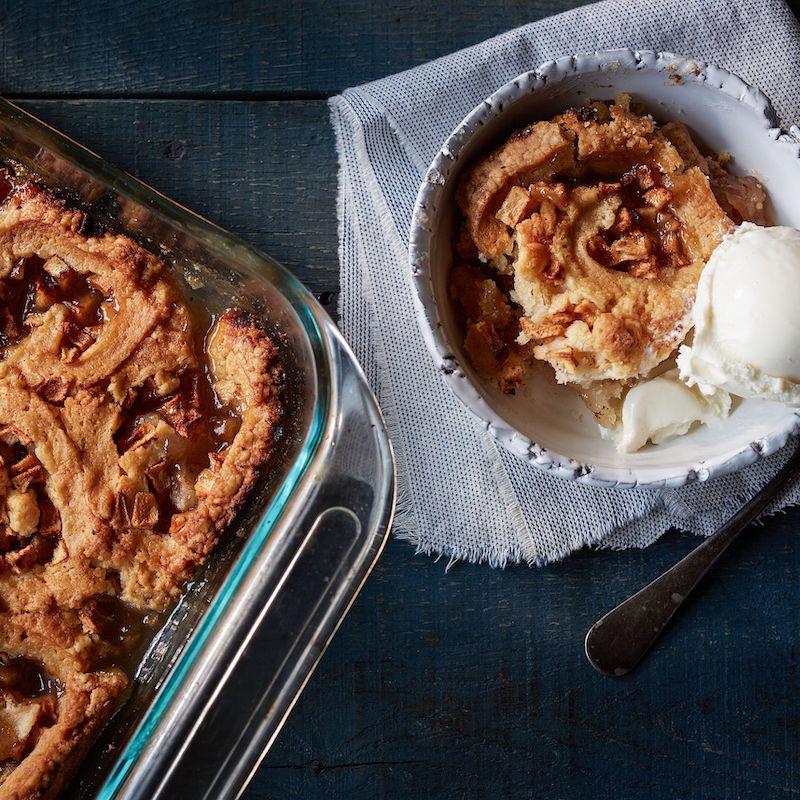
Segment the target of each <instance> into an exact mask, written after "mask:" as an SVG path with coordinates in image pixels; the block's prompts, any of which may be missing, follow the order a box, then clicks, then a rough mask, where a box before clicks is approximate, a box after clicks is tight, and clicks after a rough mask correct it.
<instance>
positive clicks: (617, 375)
mask: <svg viewBox="0 0 800 800" xmlns="http://www.w3.org/2000/svg"><path fill="white" fill-rule="evenodd" d="M727 160H728V157H727V156H725V155H722V156H718V157H711V156H706V155H703V154H702V153H701V151H700V150H699V149H698V148H697V146H696V145H695V143H694V141H693V140H692V138H691V136H690V134H689V131H688V130H687V129H686V127H685V126H683V125H682V124H681V123H678V122H671V123H668V124H664V125H659V124H657V123H656V122H655V121H654V120H653V119H652V117H650V116H649V115H647V114H646V113H644V111H643V109H641V108H639V107H637V106H636V104H632V103H631V98H630V97H628V96H627V95H620V96H618V97H617V98H616V100H615V101H614V102H610V103H606V102H590V103H588V104H587V105H586V106H584V107H581V108H571V109H569V110H567V111H565V112H564V113H562V114H559V115H558V116H556V117H554V118H553V119H552V120H550V121H543V122H536V123H534V124H531V125H529V126H527V127H526V128H524V129H522V130H519V131H517V132H516V133H514V134H513V135H512V136H511V137H510V138H509V139H508V140H507V141H506V142H505V143H504V144H503V145H501V146H500V147H499V148H497V149H496V150H494V151H493V152H491V153H489V154H488V155H486V156H484V157H482V158H480V159H478V160H476V161H475V162H474V163H473V164H472V165H470V167H469V168H468V169H467V170H466V172H465V173H464V174H463V176H462V177H461V180H460V183H459V186H458V191H457V200H458V204H459V206H460V209H461V211H462V213H463V222H462V224H461V227H460V229H459V233H458V236H457V239H456V242H455V247H454V250H455V257H454V265H453V269H452V272H451V275H450V290H451V294H452V296H453V298H454V299H455V300H456V303H457V307H458V309H459V313H460V314H461V315H462V317H463V323H464V329H465V340H464V349H465V351H466V353H467V355H468V356H469V358H470V360H471V361H472V364H473V366H474V367H475V369H476V370H477V371H478V372H479V373H480V374H481V375H482V376H483V377H486V378H489V379H491V380H496V381H497V383H498V385H499V386H500V388H501V389H502V390H503V391H505V392H508V393H511V392H513V391H514V390H515V389H517V388H518V387H519V386H520V385H521V384H522V383H523V381H524V378H525V373H526V370H527V369H528V368H529V367H530V366H531V365H532V364H534V363H536V362H543V363H547V364H549V365H550V366H551V367H552V369H553V371H554V373H555V377H556V379H557V380H558V382H559V383H566V384H571V385H573V386H574V387H576V388H577V389H578V391H579V392H580V393H581V394H582V396H583V398H584V400H585V401H586V402H587V405H588V406H589V407H590V409H591V410H592V411H593V412H594V413H595V415H596V417H597V418H598V421H599V422H600V423H601V424H603V425H606V426H607V427H611V426H613V424H614V423H615V420H616V413H617V411H618V409H619V404H620V398H621V396H622V394H623V392H624V390H625V389H626V388H627V387H628V386H630V385H631V384H632V383H633V382H634V381H636V380H637V379H638V378H640V377H642V376H645V375H647V374H648V373H649V372H651V370H653V368H655V367H657V366H658V365H659V364H661V363H662V362H664V361H665V359H667V358H668V357H669V356H670V355H671V354H673V353H674V351H675V349H676V347H677V346H678V345H679V344H681V342H682V341H683V340H684V338H685V336H686V335H687V333H688V331H689V330H690V328H691V325H692V320H691V311H692V306H693V303H694V297H695V290H696V287H697V282H698V279H699V277H700V273H701V271H702V270H703V267H704V265H705V263H706V261H707V259H708V258H709V256H710V255H711V253H712V251H713V250H714V248H715V247H716V246H717V245H718V244H719V242H720V241H721V240H722V237H723V235H724V234H725V233H726V232H727V231H729V230H730V229H731V227H732V226H733V225H734V224H735V223H739V222H741V221H742V220H749V221H752V222H758V223H762V222H764V216H765V209H764V206H765V201H766V197H765V194H764V191H763V189H762V187H761V186H760V184H759V183H758V182H757V181H756V180H755V179H754V178H749V177H744V178H742V177H738V176H734V175H732V174H730V173H729V172H728V171H727V170H726V163H727Z"/></svg>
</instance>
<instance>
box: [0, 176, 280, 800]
mask: <svg viewBox="0 0 800 800" xmlns="http://www.w3.org/2000/svg"><path fill="white" fill-rule="evenodd" d="M9 182H10V184H9V185H10V193H9V195H8V197H7V198H6V199H5V201H4V202H3V203H2V205H0V798H2V800H9V798H34V797H36V798H39V797H42V798H44V797H54V796H55V795H56V794H57V793H58V792H59V791H60V789H61V788H62V787H63V785H64V782H65V781H66V780H67V779H68V777H69V775H70V773H71V772H72V770H73V769H74V767H75V765H76V764H77V763H78V762H79V761H80V759H81V758H82V757H83V754H84V753H85V751H86V749H88V747H89V746H90V745H91V743H92V741H93V739H94V738H95V737H96V734H97V732H98V731H99V729H100V728H101V727H102V726H103V724H104V723H105V722H106V720H107V719H108V717H109V716H110V714H111V713H113V710H114V709H115V708H116V706H117V705H118V703H119V701H120V698H121V696H122V694H123V692H124V690H125V688H126V686H127V684H128V679H127V677H126V675H125V674H124V672H123V671H122V670H121V669H119V668H117V667H115V666H113V665H114V664H115V663H117V662H118V661H119V658H120V654H121V651H122V650H124V643H122V644H121V643H120V636H119V631H118V630H117V629H116V628H115V623H114V617H115V615H117V614H118V613H128V611H129V610H130V609H134V610H137V609H138V611H139V612H140V613H141V614H144V613H146V612H147V611H161V610H163V609H165V608H166V607H167V606H168V605H169V604H170V603H171V602H172V601H173V600H174V599H175V598H176V597H177V596H178V595H179V594H180V593H181V591H182V586H183V584H184V582H185V581H186V580H187V579H188V578H189V577H190V576H191V575H192V573H193V572H194V571H195V569H196V568H197V567H198V565H200V564H201V563H202V562H203V561H204V560H205V558H206V557H207V556H208V554H209V552H210V551H211V550H212V548H213V547H214V545H215V544H216V542H217V541H218V539H219V536H220V534H221V533H222V531H223V530H224V529H225V527H226V526H227V525H228V524H229V523H230V522H231V520H232V519H233V517H234V515H235V513H236V511H237V509H238V508H239V506H240V504H241V502H242V501H243V499H244V497H245V495H246V494H247V492H248V491H249V490H250V489H251V488H252V486H253V484H254V482H255V480H256V478H257V475H258V471H259V468H260V467H261V466H262V465H263V464H264V463H265V462H266V461H267V459H268V458H269V456H270V453H271V452H272V450H273V444H274V442H273V439H274V432H275V430H276V426H277V424H278V422H279V420H280V417H281V415H282V413H283V401H282V388H281V387H282V383H283V373H282V369H281V365H280V362H279V359H278V352H277V349H276V347H275V345H274V344H273V342H272V341H271V339H270V338H269V337H268V336H267V335H266V334H265V333H264V332H263V331H262V330H260V329H259V327H258V326H257V325H256V324H255V323H254V322H252V321H251V320H249V319H248V318H247V317H245V316H244V315H243V314H241V313H239V312H237V311H229V312H227V313H225V314H223V315H222V316H220V318H219V319H218V320H216V322H215V323H214V325H213V328H212V330H211V331H210V333H209V335H208V337H207V341H206V344H205V345H203V340H202V333H203V331H198V330H197V329H196V325H195V322H194V320H193V318H192V315H190V313H189V310H188V308H187V306H186V303H185V302H184V300H183V298H182V296H181V294H180V293H179V291H178V289H177V287H176V285H175V284H174V281H173V280H172V278H171V276H170V275H169V274H168V272H167V269H166V267H165V266H164V264H163V262H162V261H161V260H160V259H158V258H156V257H155V256H154V255H152V254H151V253H149V252H147V251H146V250H144V249H143V248H142V247H140V246H139V245H137V244H136V243H135V242H133V241H132V240H130V239H128V238H127V237H124V236H119V235H114V234H111V233H102V234H100V235H87V230H86V229H87V227H88V221H87V219H86V217H85V216H84V215H83V214H82V213H81V212H78V211H75V210H73V209H70V208H68V207H67V206H65V205H64V204H62V203H61V202H59V201H57V200H56V199H55V198H54V197H53V196H51V195H50V194H49V193H47V192H45V191H42V190H40V189H38V188H36V187H34V186H33V185H31V184H29V183H26V182H23V181H20V180H12V179H9ZM4 659H5V660H6V661H7V662H8V663H9V664H12V663H13V664H17V665H19V664H23V665H26V664H27V665H28V666H26V667H25V669H27V670H31V669H32V670H34V671H35V672H36V674H37V675H39V676H40V682H42V681H46V682H47V686H46V687H45V688H43V689H42V688H40V689H39V690H37V691H36V692H31V691H27V690H24V689H22V688H21V687H20V684H19V683H18V682H15V680H14V679H13V677H12V678H9V677H8V676H9V675H11V676H13V675H14V671H13V669H12V668H11V667H10V666H4ZM15 659H16V661H15ZM19 669H22V667H19Z"/></svg>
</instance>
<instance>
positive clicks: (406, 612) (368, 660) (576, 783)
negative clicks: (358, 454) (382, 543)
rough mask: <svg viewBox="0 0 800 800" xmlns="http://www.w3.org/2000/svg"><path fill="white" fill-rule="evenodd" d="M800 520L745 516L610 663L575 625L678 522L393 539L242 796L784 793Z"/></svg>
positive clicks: (604, 603) (795, 771) (792, 737)
mask: <svg viewBox="0 0 800 800" xmlns="http://www.w3.org/2000/svg"><path fill="white" fill-rule="evenodd" d="M799 520H800V515H799V514H798V513H797V511H793V512H791V513H790V514H788V515H785V516H781V517H779V518H776V519H774V520H771V521H770V522H769V523H768V524H767V526H766V527H765V528H764V529H761V530H759V529H753V531H752V532H751V534H750V535H749V536H747V537H746V538H745V541H743V542H742V543H741V544H740V545H738V546H737V547H736V550H735V552H733V553H731V554H730V556H729V557H727V558H726V559H725V560H724V561H723V563H722V564H720V565H719V567H718V569H717V571H716V572H715V573H714V574H712V579H711V580H710V581H709V582H708V583H707V584H705V586H704V587H703V588H702V589H701V590H700V593H699V594H698V596H697V597H696V598H694V600H693V601H692V602H691V603H690V606H689V607H688V608H687V609H685V610H684V611H683V612H682V614H681V617H680V618H679V619H678V620H677V621H676V623H675V624H674V625H673V626H672V627H671V628H670V629H669V630H668V631H667V633H666V635H665V636H664V638H663V639H662V640H661V641H660V642H659V643H658V644H657V646H656V648H655V650H654V651H653V652H652V653H651V654H650V656H649V658H648V659H647V660H646V661H645V662H644V663H643V664H642V665H641V667H640V668H639V669H638V670H637V671H636V672H634V673H633V674H632V675H630V676H628V677H626V678H624V679H618V680H615V679H611V678H608V677H605V676H602V675H600V674H599V673H597V672H595V671H594V670H593V669H592V668H591V667H590V666H589V664H588V662H587V661H586V660H585V658H584V656H583V637H584V635H585V632H586V630H587V629H588V627H589V626H590V625H591V624H592V623H593V622H594V621H595V619H596V618H597V617H598V616H599V615H600V614H601V613H602V612H604V611H605V610H607V609H608V608H610V607H611V606H612V605H614V604H615V603H616V602H618V601H620V600H621V599H623V598H624V597H625V596H627V595H628V594H630V593H632V592H633V591H634V590H635V589H638V588H639V587H640V586H641V585H643V584H644V583H645V582H647V581H648V580H650V579H651V578H653V577H655V575H657V574H658V573H659V572H660V571H661V570H662V569H664V568H666V567H667V566H669V565H671V564H672V563H673V562H674V561H676V560H677V559H678V558H679V557H681V556H682V555H683V554H684V553H686V552H687V551H688V550H689V549H690V548H691V547H692V546H693V545H694V544H695V540H694V539H693V538H692V537H688V536H685V535H678V534H671V535H668V536H667V537H666V538H665V539H663V540H662V541H660V542H659V543H657V544H656V545H654V546H652V547H650V548H649V549H647V550H645V551H642V550H629V551H625V552H621V553H613V552H608V551H604V552H583V553H581V554H578V555H577V556H575V557H573V558H570V559H569V560H567V561H565V562H563V563H560V564H555V565H552V566H550V567H546V568H543V569H537V570H531V569H527V568H524V567H520V568H512V569H506V570H505V571H498V570H487V569H486V568H485V567H476V566H470V565H456V566H454V567H453V568H452V569H451V570H450V571H448V572H445V564H446V561H441V562H438V563H437V562H435V561H432V560H431V559H429V558H426V557H424V556H417V557H414V556H413V555H412V551H411V550H410V548H409V547H408V546H407V545H406V544H404V543H402V542H399V541H393V542H392V543H391V544H390V546H389V548H388V551H387V553H386V554H385V556H384V558H383V559H382V560H381V562H380V564H379V565H378V567H377V569H376V572H375V574H374V575H373V577H372V578H371V579H370V581H369V582H368V583H367V586H366V587H365V589H364V593H363V595H362V596H361V598H360V599H359V601H358V603H357V604H356V606H355V608H354V609H353V611H352V612H351V616H350V618H349V619H348V620H347V621H346V622H345V624H344V626H343V627H342V629H341V630H340V632H339V634H338V635H337V638H336V639H335V640H334V643H333V645H332V647H331V648H330V650H329V652H328V653H327V655H326V657H325V658H324V659H323V661H322V664H321V665H320V667H319V670H318V673H317V674H316V675H315V676H314V678H313V679H312V680H311V682H310V684H309V686H308V687H307V689H306V691H305V694H304V695H303V696H302V698H301V699H300V702H299V704H298V706H297V708H296V710H295V712H294V714H293V715H292V717H291V718H290V720H289V722H288V724H287V726H286V729H285V730H284V732H283V734H282V735H281V737H280V738H279V740H278V742H277V743H276V745H275V747H274V748H273V750H272V752H271V754H270V755H269V757H268V759H267V760H266V762H265V763H264V765H263V767H262V768H261V770H260V771H259V773H258V774H257V776H256V778H255V780H254V782H253V784H252V786H251V787H250V789H249V790H248V792H247V794H246V795H245V796H246V798H247V800H278V798H303V799H304V800H317V798H319V799H320V800H322V798H326V800H350V798H399V797H431V798H437V800H462V799H463V798H483V797H492V798H503V800H505V799H506V798H533V797H536V798H538V797H543V798H550V799H552V800H558V799H564V800H566V799H567V798H593V800H643V798H654V799H655V800H660V798H673V797H675V798H682V799H683V800H707V799H708V798H714V800H734V798H742V799H744V798H748V799H751V798H752V800H763V799H765V798H783V797H786V798H788V797H794V796H797V795H798V794H800V774H799V770H800V758H799V757H800V738H798V733H800V707H799V705H800V700H798V698H800V665H799V664H798V647H797V642H798V634H800V630H799V628H800V623H799V622H798V617H797V613H796V608H797V603H798V601H799V600H800V581H799V580H798V578H800V574H798V573H799V571H800V552H798V548H797V541H796V530H797V524H798V521H799Z"/></svg>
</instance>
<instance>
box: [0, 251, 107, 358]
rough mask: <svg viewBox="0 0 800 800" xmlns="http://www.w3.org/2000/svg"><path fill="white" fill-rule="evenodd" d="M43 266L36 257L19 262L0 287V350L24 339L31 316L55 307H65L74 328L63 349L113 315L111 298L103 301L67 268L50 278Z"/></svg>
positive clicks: (98, 293)
mask: <svg viewBox="0 0 800 800" xmlns="http://www.w3.org/2000/svg"><path fill="white" fill-rule="evenodd" d="M44 265H45V262H44V261H43V260H42V259H41V258H39V256H36V255H33V256H29V257H28V258H24V259H20V260H19V261H18V262H17V263H16V264H15V265H14V268H13V270H12V271H11V273H10V275H9V279H10V280H8V281H6V282H5V284H4V285H3V286H2V287H0V293H1V294H0V349H7V348H8V347H10V346H12V345H14V344H16V343H17V342H18V341H20V340H21V339H22V338H23V337H24V336H26V335H27V333H28V332H29V330H30V325H29V324H28V319H29V317H30V316H31V315H32V314H34V313H41V312H44V311H46V310H47V309H48V308H50V307H51V306H53V305H55V304H57V303H61V304H63V305H64V307H65V308H66V309H67V311H68V312H69V321H70V322H71V323H73V324H74V331H72V332H70V331H67V332H66V333H65V336H64V343H63V344H64V346H69V345H70V344H71V343H72V342H73V340H74V338H75V335H76V334H77V333H79V332H80V330H81V329H88V330H92V329H95V328H97V327H98V326H99V325H101V324H102V323H103V322H105V321H106V320H108V319H109V318H110V316H111V315H112V314H113V313H114V298H113V297H106V296H105V295H104V294H103V292H102V291H101V290H100V289H98V288H97V287H96V286H94V285H93V284H92V283H91V282H90V281H89V280H87V278H86V277H85V276H84V275H82V274H81V273H79V272H77V271H76V270H74V269H72V268H70V267H69V266H68V265H66V264H64V269H63V270H62V271H61V272H60V273H59V274H58V275H52V274H51V273H50V272H48V271H47V270H46V269H45V268H44Z"/></svg>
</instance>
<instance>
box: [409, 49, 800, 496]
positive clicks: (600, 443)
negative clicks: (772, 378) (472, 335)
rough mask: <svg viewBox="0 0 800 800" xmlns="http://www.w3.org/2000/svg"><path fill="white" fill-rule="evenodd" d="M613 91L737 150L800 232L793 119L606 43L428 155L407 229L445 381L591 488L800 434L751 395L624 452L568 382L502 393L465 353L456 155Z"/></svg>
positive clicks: (517, 86) (639, 479) (536, 459)
mask: <svg viewBox="0 0 800 800" xmlns="http://www.w3.org/2000/svg"><path fill="white" fill-rule="evenodd" d="M619 92H627V93H629V94H631V95H632V96H633V97H634V98H635V99H640V100H642V101H643V102H645V103H646V105H647V108H648V109H649V110H650V112H651V113H652V114H653V116H654V117H656V119H658V120H660V121H665V122H666V121H669V120H679V121H681V122H684V123H685V124H686V125H687V126H688V127H689V128H690V129H691V131H692V133H693V134H694V136H695V137H696V139H697V140H699V141H700V142H702V143H703V144H704V145H706V146H707V147H709V148H711V150H713V151H715V152H719V151H723V150H727V151H729V152H730V153H732V154H733V156H734V161H733V165H732V167H733V170H734V171H736V172H738V173H740V174H746V175H755V176H757V177H758V178H759V180H761V181H762V182H763V184H764V187H765V188H766V190H767V193H768V194H769V197H770V200H771V203H772V206H773V212H774V218H775V222H776V223H777V224H780V225H790V226H793V227H796V228H800V144H798V139H797V138H796V131H795V129H793V131H792V133H784V132H783V131H781V130H780V128H779V127H778V123H777V117H776V115H775V112H774V111H773V109H772V107H771V105H770V103H769V100H768V99H767V98H766V96H765V95H764V94H763V93H761V92H760V91H758V90H757V89H754V88H752V87H751V86H748V85H747V84H746V83H744V81H742V80H741V79H740V78H738V77H736V76H735V75H732V74H731V73H730V72H727V71H726V70H723V69H719V68H717V67H714V66H711V65H709V64H704V63H702V62H700V61H697V60H695V59H689V58H682V57H679V56H675V55H672V54H669V53H654V52H651V51H636V52H634V51H631V50H608V51H603V52H598V53H594V54H591V55H581V56H567V57H564V58H559V59H556V60H555V61H548V62H547V63H546V64H543V65H542V66H540V67H539V68H538V69H536V70H533V71H532V72H526V73H525V74H523V75H520V76H519V77H518V78H516V79H514V80H513V81H511V82H510V83H508V84H506V85H505V86H503V87H502V88H500V89H498V90H497V91H496V92H495V93H494V94H493V95H491V97H489V98H488V99H487V100H485V101H484V102H483V103H481V104H480V105H479V106H478V107H477V108H475V109H474V110H473V111H472V112H471V113H470V114H469V115H468V116H467V117H466V118H465V119H464V121H463V122H462V123H461V124H460V125H459V126H458V128H457V129H456V130H455V131H454V132H453V133H452V135H451V136H450V138H449V139H448V140H447V142H446V143H445V144H444V146H443V147H442V149H441V151H440V152H439V153H438V155H437V156H436V158H435V159H434V161H433V163H432V164H431V167H430V169H429V171H428V173H427V176H426V179H425V181H424V182H423V184H422V186H421V188H420V191H419V195H418V197H417V202H416V205H415V207H414V214H413V220H412V225H411V233H410V245H411V247H410V257H411V268H412V271H413V280H414V285H415V288H416V293H417V301H418V302H417V310H418V318H419V322H420V327H421V329H422V333H423V336H424V338H425V341H426V343H427V345H428V348H429V349H430V351H431V354H432V356H433V358H434V359H435V361H436V363H437V365H438V366H439V368H440V370H441V372H442V375H443V378H444V380H446V381H447V383H448V384H449V385H450V387H451V388H452V390H453V391H454V392H455V394H456V395H457V397H458V398H459V399H460V400H461V401H462V402H463V403H464V404H465V405H466V406H467V407H468V408H470V409H471V410H472V411H473V412H474V413H475V414H476V415H477V416H478V417H479V418H480V419H481V420H482V421H483V423H484V424H485V425H486V427H487V429H488V430H489V431H491V433H492V434H493V435H494V436H495V437H496V438H497V439H498V440H499V441H500V442H502V443H503V444H504V445H505V446H506V447H507V448H508V449H509V450H511V451H512V452H513V453H515V454H517V455H518V456H520V457H521V458H523V459H525V460H527V461H529V462H531V463H532V464H535V465H536V466H537V467H540V468H542V469H546V470H549V471H550V472H552V473H553V474H555V475H558V476H560V477H566V478H573V479H577V480H580V481H583V482H585V483H590V484H594V485H602V486H619V487H633V486H639V487H652V488H659V487H664V486H680V485H683V484H684V483H687V482H691V481H698V480H700V481H702V480H707V479H708V478H712V477H715V476H718V475H722V474H725V473H727V472H730V471H732V470H735V469H740V468H741V467H744V466H746V465H747V464H750V463H752V462H753V461H755V460H756V459H758V458H759V457H762V456H765V455H768V454H770V453H772V452H774V451H775V450H777V449H778V448H780V447H782V446H783V445H784V444H785V443H786V440H787V437H788V436H789V435H790V434H792V433H795V432H797V430H798V427H799V426H798V420H799V419H800V418H798V416H797V414H796V413H795V412H794V411H793V410H792V409H790V408H787V407H786V406H783V405H780V404H778V403H771V402H767V401H763V400H744V401H741V402H738V403H737V404H736V407H735V409H734V411H733V413H732V414H731V416H730V417H729V418H728V419H727V420H725V421H724V422H722V423H719V424H717V425H713V426H701V427H699V428H697V429H695V430H693V431H691V432H690V433H689V434H687V435H685V436H681V437H677V438H675V439H673V440H672V441H670V442H668V443H666V444H662V445H659V446H657V447H655V446H648V447H645V448H644V449H642V450H640V451H639V452H638V453H631V454H622V453H618V452H617V451H616V450H615V448H614V445H613V443H612V442H610V441H608V440H605V439H603V438H601V436H600V433H599V430H598V427H597V425H596V424H595V422H594V420H593V418H592V415H591V414H590V413H589V412H588V411H587V410H586V408H585V406H584V405H583V403H582V401H581V400H580V399H579V398H578V397H577V395H576V394H575V393H574V392H573V391H572V390H571V389H569V388H568V387H564V386H555V385H553V383H552V382H551V381H548V380H547V379H546V377H545V378H542V379H541V380H537V379H536V378H535V377H531V378H529V379H528V382H527V383H526V387H525V388H524V389H523V390H521V391H518V392H517V394H516V395H514V396H507V395H504V394H503V393H502V392H500V391H499V390H498V389H497V387H496V386H494V385H493V384H492V383H491V382H489V381H485V380H482V379H481V378H480V377H479V376H478V375H477V374H476V373H475V371H474V370H473V369H472V367H471V365H470V363H469V360H468V359H467V358H466V357H465V356H464V353H463V350H462V346H461V343H462V339H463V334H462V332H461V331H460V329H459V326H458V323H457V322H456V319H455V316H454V313H453V308H452V304H451V302H450V299H449V297H448V291H447V273H448V270H449V268H450V265H451V257H452V256H451V246H452V238H453V231H454V227H455V224H456V221H457V213H456V211H457V208H456V203H455V199H454V193H455V187H456V183H457V180H458V176H459V172H460V170H461V167H462V165H464V164H465V163H468V162H469V161H471V160H472V158H473V157H475V156H477V155H479V154H481V153H483V152H486V151H487V150H489V149H491V148H492V147H493V146H496V145H498V144H500V143H502V142H503V141H504V140H505V138H506V137H507V136H508V135H509V134H510V133H511V132H512V131H514V130H516V129H518V128H521V127H523V126H524V125H526V124H528V123H529V122H532V121H535V120H541V119H549V118H550V117H552V116H553V115H555V114H557V113H559V112H561V111H563V110H564V109H566V108H568V107H570V106H576V105H582V104H583V103H584V102H585V101H586V99H587V98H589V97H591V98H593V99H611V98H613V97H614V96H615V95H616V94H617V93H619ZM793 134H794V135H793ZM798 313H800V309H798Z"/></svg>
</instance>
